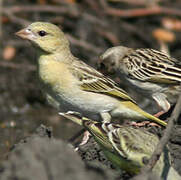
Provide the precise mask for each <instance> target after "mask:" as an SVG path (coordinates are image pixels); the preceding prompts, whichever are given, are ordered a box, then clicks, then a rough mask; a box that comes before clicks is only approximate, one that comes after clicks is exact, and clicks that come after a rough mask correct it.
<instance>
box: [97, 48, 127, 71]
mask: <svg viewBox="0 0 181 180" xmlns="http://www.w3.org/2000/svg"><path fill="white" fill-rule="evenodd" d="M129 51H130V48H127V47H124V46H116V47H112V48H109V49H108V50H106V51H105V52H104V53H103V54H102V55H101V56H100V62H101V64H103V65H104V66H105V68H106V69H107V70H108V72H110V73H114V72H115V71H116V70H117V69H118V68H119V67H120V66H121V62H122V60H123V57H125V55H127V54H128V53H129Z"/></svg>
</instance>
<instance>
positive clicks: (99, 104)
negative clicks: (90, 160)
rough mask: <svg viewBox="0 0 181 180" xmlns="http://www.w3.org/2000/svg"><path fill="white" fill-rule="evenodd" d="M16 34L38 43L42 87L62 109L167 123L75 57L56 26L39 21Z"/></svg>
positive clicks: (103, 116)
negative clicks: (142, 107) (139, 105)
mask: <svg viewBox="0 0 181 180" xmlns="http://www.w3.org/2000/svg"><path fill="white" fill-rule="evenodd" d="M16 35H18V36H19V37H21V38H23V39H27V40H30V41H31V42H32V43H33V44H34V45H35V46H36V50H37V51H38V60H37V63H38V74H39V79H40V82H41V84H42V90H43V91H44V92H45V94H46V97H47V99H48V101H49V102H50V103H51V104H52V105H53V106H55V107H56V108H57V109H58V110H61V111H64V112H66V111H76V112H80V113H82V115H83V116H87V117H91V118H92V117H93V118H96V119H97V120H99V119H102V120H103V121H105V122H109V121H110V120H111V118H114V117H120V119H133V120H150V121H154V122H156V123H158V124H161V125H163V126H166V125H167V123H166V122H164V121H162V120H160V119H158V118H156V117H154V116H152V115H151V114H148V113H146V112H145V111H143V110H142V109H140V108H139V107H138V106H137V104H136V103H135V101H134V100H133V99H132V98H131V97H129V95H128V94H127V93H126V92H125V91H124V90H122V89H121V88H119V87H118V86H117V85H116V83H115V82H114V81H112V80H111V79H109V78H107V77H105V76H104V75H103V74H101V73H100V72H98V71H96V70H95V69H94V68H92V67H91V66H88V65H87V64H85V63H84V62H82V61H80V60H79V59H78V58H76V57H74V56H73V55H72V53H71V51H70V47H69V41H68V40H67V38H66V37H65V35H64V33H63V32H62V31H61V30H60V29H59V28H58V27H57V26H56V25H54V24H51V23H46V22H35V23H32V24H30V25H29V26H28V27H26V28H25V29H22V30H21V31H19V32H17V33H16Z"/></svg>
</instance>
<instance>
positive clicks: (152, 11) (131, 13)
mask: <svg viewBox="0 0 181 180" xmlns="http://www.w3.org/2000/svg"><path fill="white" fill-rule="evenodd" d="M106 12H107V14H109V15H112V16H119V17H138V16H149V15H157V14H166V15H177V16H181V11H180V10H179V9H171V8H167V7H158V6H154V7H151V8H139V9H132V10H120V9H115V8H107V9H106Z"/></svg>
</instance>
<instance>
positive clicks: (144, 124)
mask: <svg viewBox="0 0 181 180" xmlns="http://www.w3.org/2000/svg"><path fill="white" fill-rule="evenodd" d="M131 125H132V126H135V127H143V126H146V125H148V126H155V127H159V128H160V127H161V126H160V125H158V124H156V123H154V122H150V121H143V122H140V123H137V122H134V121H133V122H131Z"/></svg>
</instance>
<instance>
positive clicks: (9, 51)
mask: <svg viewBox="0 0 181 180" xmlns="http://www.w3.org/2000/svg"><path fill="white" fill-rule="evenodd" d="M15 54H16V49H15V48H14V47H13V46H6V47H5V48H4V50H3V59H4V60H7V61H10V60H12V59H13V57H14V56H15Z"/></svg>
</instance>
